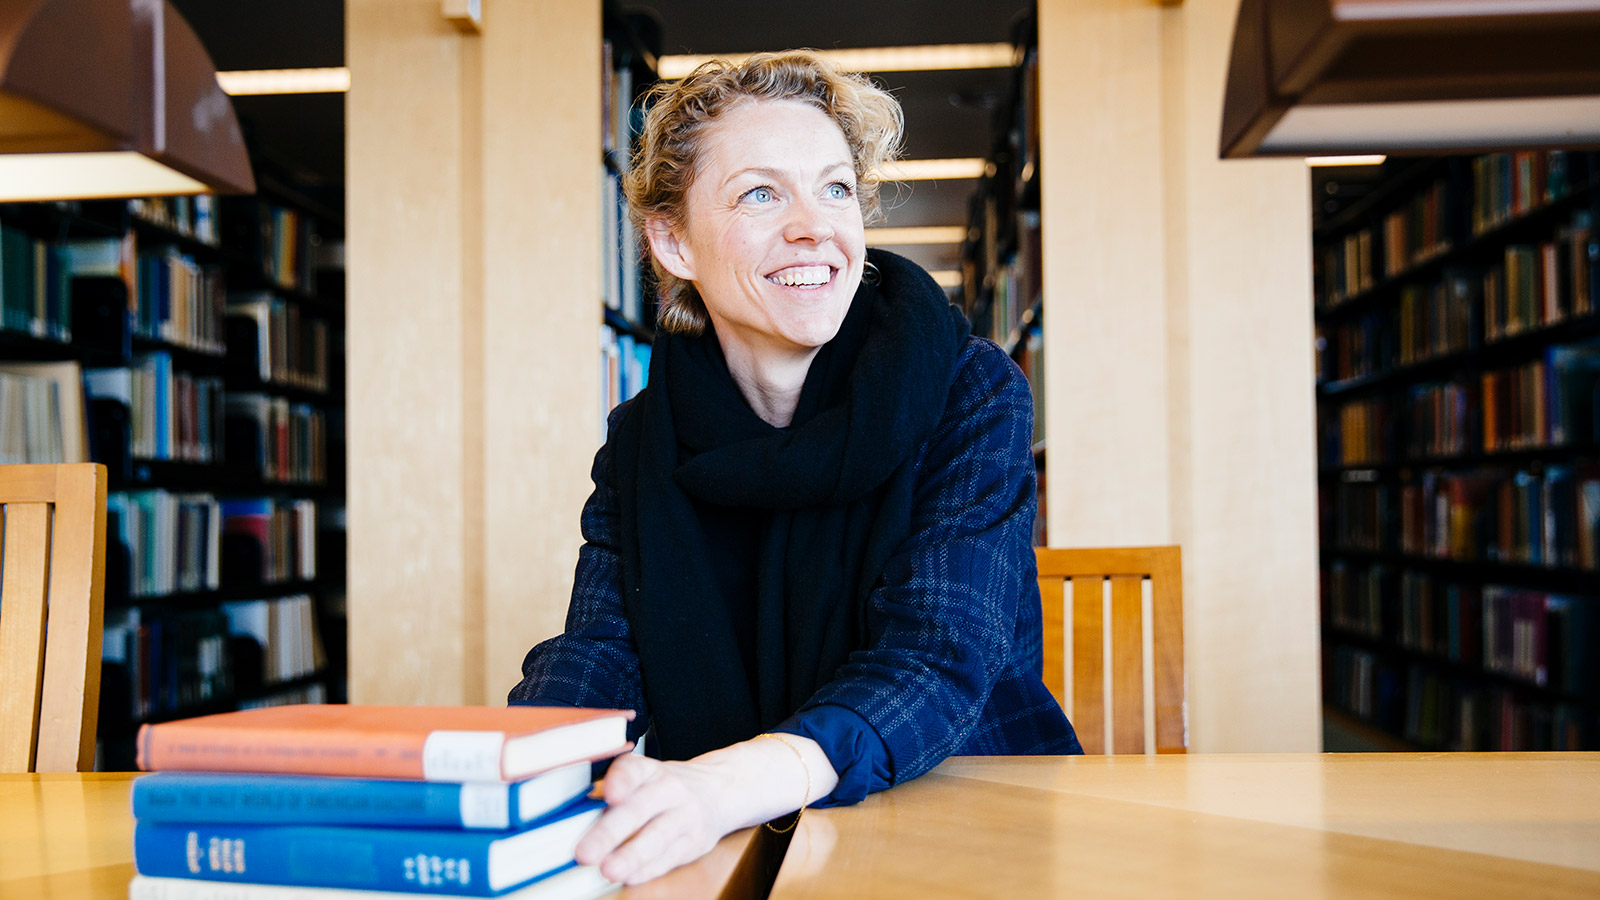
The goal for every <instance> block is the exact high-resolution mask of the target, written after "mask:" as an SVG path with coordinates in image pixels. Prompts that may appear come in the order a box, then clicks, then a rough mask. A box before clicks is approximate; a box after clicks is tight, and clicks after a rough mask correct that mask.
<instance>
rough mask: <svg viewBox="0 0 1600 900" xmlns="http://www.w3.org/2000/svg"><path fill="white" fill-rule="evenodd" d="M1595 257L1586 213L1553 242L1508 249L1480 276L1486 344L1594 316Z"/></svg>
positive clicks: (1599, 256) (1576, 217) (1579, 214)
mask: <svg viewBox="0 0 1600 900" xmlns="http://www.w3.org/2000/svg"><path fill="white" fill-rule="evenodd" d="M1596 259H1600V254H1597V253H1596V247H1595V234H1594V223H1593V218H1592V216H1591V215H1590V213H1589V211H1588V210H1580V211H1579V212H1577V213H1575V214H1574V215H1573V218H1572V221H1571V223H1569V224H1568V225H1566V226H1565V227H1563V228H1562V229H1561V230H1560V231H1558V232H1557V233H1556V235H1555V238H1554V240H1549V241H1545V242H1543V243H1540V244H1512V245H1510V246H1507V247H1506V248H1505V256H1504V259H1503V261H1502V262H1500V263H1497V264H1495V265H1494V266H1491V267H1490V268H1489V269H1488V270H1487V271H1485V272H1484V273H1483V278H1482V281H1483V332H1484V335H1483V336H1484V340H1485V342H1489V343H1492V342H1494V341H1497V340H1502V339H1504V338H1508V337H1514V336H1516V335H1518V334H1523V333H1525V332H1529V331H1535V330H1537V329H1540V328H1547V327H1549V326H1551V325H1556V324H1559V323H1561V322H1564V321H1566V320H1568V319H1573V318H1581V317H1584V316H1589V315H1593V314H1594V311H1595V308H1596V305H1597V304H1596V300H1595V279H1594V270H1595V264H1596Z"/></svg>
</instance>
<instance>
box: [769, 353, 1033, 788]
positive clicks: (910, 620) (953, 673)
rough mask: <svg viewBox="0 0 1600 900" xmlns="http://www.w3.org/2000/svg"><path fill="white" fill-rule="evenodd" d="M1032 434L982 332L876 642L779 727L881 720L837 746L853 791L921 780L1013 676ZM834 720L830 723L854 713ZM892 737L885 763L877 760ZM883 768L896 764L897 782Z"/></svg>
mask: <svg viewBox="0 0 1600 900" xmlns="http://www.w3.org/2000/svg"><path fill="white" fill-rule="evenodd" d="M1032 437H1033V400H1032V396H1031V395H1030V393H1029V390H1028V385H1027V381H1026V379H1024V378H1023V375H1022V373H1021V371H1020V370H1018V369H1017V368H1016V366H1015V365H1014V364H1013V363H1012V362H1011V360H1010V358H1009V357H1007V356H1006V355H1005V353H1004V351H1002V350H1000V349H999V348H998V347H997V346H995V345H994V344H993V343H990V342H988V341H981V340H973V341H971V342H970V343H969V345H968V348H967V351H966V353H965V354H964V357H963V360H962V364H961V367H960V369H959V371H958V374H957V378H956V382H955V384H954V386H952V388H951V392H950V399H949V401H948V402H947V404H946V409H945V415H944V419H943V420H942V421H941V423H940V425H939V427H938V429H937V430H936V432H935V433H934V436H933V437H932V439H931V440H930V441H929V442H928V444H927V445H926V446H925V448H924V450H923V453H922V458H921V460H920V463H919V466H920V471H919V473H918V478H917V487H916V492H915V495H914V497H913V508H912V513H911V530H910V533H909V535H908V537H907V538H906V540H905V541H904V542H903V543H902V544H901V545H900V546H899V547H898V548H897V549H896V551H895V553H894V555H893V556H892V557H890V559H889V561H888V564H887V565H886V566H885V569H884V573H883V578H882V580H881V582H880V583H879V585H878V587H877V588H876V589H875V590H874V591H873V592H872V593H871V595H870V597H869V600H868V610H867V630H868V635H867V638H868V641H867V647H866V649H864V650H860V651H857V652H856V653H853V654H851V656H850V659H849V661H848V662H847V663H846V664H845V665H844V666H842V667H840V669H839V672H838V675H837V676H836V677H835V679H834V680H833V681H831V682H829V683H828V684H826V685H824V686H823V688H822V689H821V690H820V691H818V692H817V693H816V694H815V695H813V696H812V697H811V699H810V700H808V701H807V703H806V704H805V706H803V707H802V708H801V710H800V711H799V713H797V715H796V717H795V718H794V719H791V720H790V721H789V722H786V723H785V725H784V726H780V728H781V730H786V731H794V732H796V733H808V732H810V731H812V729H811V728H808V727H806V724H807V720H808V719H809V718H811V717H812V716H814V715H815V713H813V711H814V710H819V708H821V707H825V706H829V705H832V706H840V707H844V708H846V709H848V710H851V711H853V712H854V713H856V714H857V716H859V718H860V720H861V721H862V722H863V723H864V724H865V725H867V726H870V728H871V729H872V730H873V731H874V732H875V736H876V738H877V739H878V740H869V739H867V738H866V736H864V735H863V736H858V737H857V738H855V739H852V740H839V739H835V740H833V741H831V742H830V743H831V744H832V745H833V746H837V747H848V748H855V749H854V750H852V751H851V752H848V753H844V754H843V757H844V758H840V759H832V758H831V757H830V761H832V762H833V763H834V768H835V769H838V770H839V771H840V779H841V786H844V785H846V784H849V785H855V786H856V787H855V791H852V793H854V792H856V791H860V792H862V793H864V791H863V790H862V789H863V788H865V789H866V790H875V789H878V788H880V787H886V786H887V785H888V784H898V783H900V782H902V781H906V780H909V779H911V778H915V777H916V776H918V775H921V774H922V773H924V772H926V771H927V770H929V769H931V768H933V767H934V766H935V765H937V764H939V763H940V762H941V761H943V760H944V759H945V758H946V757H947V756H949V755H951V754H952V753H954V752H955V751H956V750H957V749H959V748H960V747H961V746H962V744H963V743H964V742H965V740H966V738H967V737H968V735H969V734H971V733H972V731H973V730H974V728H975V726H977V724H978V722H979V719H980V716H981V715H982V713H983V710H984V707H985V705H986V703H987V702H988V700H989V695H990V692H991V690H992V689H993V688H994V686H995V684H996V682H997V681H998V680H999V679H1000V677H1001V676H1002V674H1003V673H1004V671H1005V669H1006V666H1007V663H1008V661H1009V660H1010V659H1011V656H1012V652H1013V647H1012V643H1013V637H1014V632H1015V628H1016V622H1017V615H1018V603H1019V602H1020V601H1021V600H1022V598H1024V597H1028V596H1031V592H1029V591H1027V590H1026V587H1027V585H1026V581H1027V580H1028V579H1030V578H1032V577H1034V576H1033V573H1034V571H1035V567H1034V564H1033V547H1032V532H1033V516H1034V507H1035V504H1036V502H1037V501H1036V497H1035V486H1034V485H1035V480H1036V475H1035V472H1034V464H1033V455H1032V452H1031V443H1032ZM829 720H830V727H829V730H830V731H832V730H836V729H837V728H838V727H839V726H838V724H837V723H838V722H840V721H841V720H842V721H853V720H852V719H851V718H850V717H841V716H838V715H830V716H829ZM826 746H827V745H826V744H825V747H826ZM880 746H881V748H882V750H883V751H884V752H886V753H887V756H888V765H887V766H886V767H884V766H882V763H881V760H875V759H874V758H873V756H874V750H875V749H876V748H877V747H880ZM852 754H854V756H853V758H852ZM874 768H876V769H877V770H878V771H880V772H881V771H884V770H885V769H886V772H887V775H888V781H887V783H884V781H883V779H881V778H878V777H873V776H872V774H871V772H872V771H873V769H874ZM855 799H859V796H834V797H832V798H830V800H831V802H846V803H848V802H852V801H853V800H855Z"/></svg>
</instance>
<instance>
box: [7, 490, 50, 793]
mask: <svg viewBox="0 0 1600 900" xmlns="http://www.w3.org/2000/svg"><path fill="white" fill-rule="evenodd" d="M4 509H5V531H4V536H3V541H4V550H3V551H0V552H3V553H4V561H3V563H0V566H3V568H0V572H3V574H4V579H3V580H0V685H3V686H4V689H3V690H0V772H31V771H33V760H34V747H35V744H36V742H37V738H38V734H39V731H38V728H39V722H38V713H39V701H40V696H41V689H42V687H43V682H44V639H45V584H46V581H45V573H46V571H47V568H46V567H47V566H48V564H49V550H50V545H49V534H48V531H47V529H48V527H49V522H50V507H49V506H48V505H46V504H44V503H7V504H5V507H4Z"/></svg>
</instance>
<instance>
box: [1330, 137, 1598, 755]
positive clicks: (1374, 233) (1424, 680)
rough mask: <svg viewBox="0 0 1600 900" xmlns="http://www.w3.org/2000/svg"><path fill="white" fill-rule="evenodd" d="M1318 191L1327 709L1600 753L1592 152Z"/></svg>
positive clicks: (1418, 171) (1452, 162) (1430, 732)
mask: <svg viewBox="0 0 1600 900" xmlns="http://www.w3.org/2000/svg"><path fill="white" fill-rule="evenodd" d="M1344 182H1348V184H1349V189H1348V190H1346V189H1345V186H1344ZM1313 193H1314V196H1316V197H1319V198H1323V199H1324V202H1325V204H1326V205H1325V207H1322V208H1319V210H1318V211H1319V213H1321V214H1322V215H1321V216H1320V219H1321V220H1320V221H1318V222H1316V223H1315V228H1314V255H1315V259H1314V262H1315V297H1316V341H1317V345H1316V346H1317V355H1316V363H1317V415H1318V466H1319V496H1320V510H1321V522H1320V525H1321V529H1320V530H1321V547H1322V565H1321V570H1322V575H1321V577H1322V621H1323V638H1322V644H1323V684H1324V694H1325V696H1324V700H1325V703H1326V705H1327V706H1328V708H1329V709H1330V710H1332V711H1334V714H1335V715H1340V716H1345V717H1353V718H1354V719H1355V720H1357V721H1359V722H1360V723H1363V724H1364V725H1365V726H1367V727H1370V728H1373V729H1376V730H1377V731H1378V732H1381V733H1382V734H1384V735H1386V736H1387V737H1388V738H1389V739H1391V740H1398V741H1403V742H1405V743H1407V744H1409V745H1410V746H1412V747H1415V748H1420V749H1429V750H1441V749H1443V750H1539V749H1583V750H1592V749H1596V748H1597V747H1600V625H1597V624H1596V623H1597V620H1600V308H1597V307H1600V293H1597V277H1596V276H1597V274H1600V271H1597V270H1600V241H1597V233H1596V230H1595V223H1596V221H1597V218H1600V154H1595V153H1592V152H1576V151H1573V152H1563V151H1537V152H1519V153H1500V154H1491V155H1485V156H1476V157H1444V158H1435V159H1407V160H1392V161H1390V162H1388V163H1386V164H1385V165H1384V167H1383V169H1382V170H1381V171H1380V172H1378V173H1377V175H1376V177H1374V176H1373V175H1372V174H1370V172H1367V173H1362V172H1356V171H1353V170H1352V171H1350V172H1348V173H1341V172H1339V171H1335V172H1334V173H1333V174H1331V175H1329V176H1327V177H1325V178H1323V179H1322V180H1321V181H1320V183H1318V184H1317V185H1314V188H1313ZM1341 196H1347V197H1350V198H1352V199H1351V201H1350V202H1348V203H1345V202H1340V201H1337V200H1328V199H1327V198H1337V197H1341Z"/></svg>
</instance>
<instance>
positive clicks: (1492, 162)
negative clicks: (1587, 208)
mask: <svg viewBox="0 0 1600 900" xmlns="http://www.w3.org/2000/svg"><path fill="white" fill-rule="evenodd" d="M1584 162H1585V160H1584V159H1580V158H1579V157H1578V155H1577V154H1574V153H1569V152H1566V151H1562V150H1526V151H1520V152H1516V153H1491V154H1489V155H1487V156H1480V157H1477V158H1475V159H1473V160H1472V233H1473V234H1483V233H1484V232H1486V231H1488V230H1490V229H1491V228H1495V227H1497V226H1499V225H1502V224H1504V223H1506V222H1509V221H1511V220H1512V219H1516V218H1518V217H1520V216H1524V215H1527V214H1528V213H1530V212H1532V211H1534V210H1536V209H1538V208H1539V207H1541V206H1544V205H1546V204H1548V203H1553V202H1555V201H1556V200H1560V199H1561V198H1562V197H1565V196H1567V195H1568V194H1570V193H1571V192H1572V191H1573V190H1574V189H1575V188H1577V187H1579V186H1580V183H1581V181H1582V179H1583V178H1584V177H1585V175H1587V177H1589V178H1592V177H1593V176H1594V174H1595V173H1594V172H1592V171H1591V172H1587V173H1585V172H1583V171H1581V170H1582V168H1583V163H1584ZM1590 165H1591V166H1592V162H1591V163H1590Z"/></svg>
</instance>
